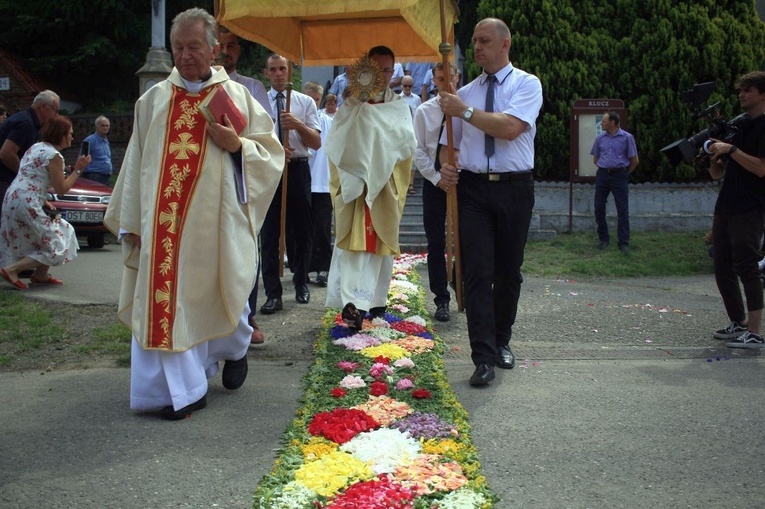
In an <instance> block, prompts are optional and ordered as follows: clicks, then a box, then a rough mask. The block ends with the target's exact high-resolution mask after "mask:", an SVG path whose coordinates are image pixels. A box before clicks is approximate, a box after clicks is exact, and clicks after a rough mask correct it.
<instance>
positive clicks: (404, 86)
mask: <svg viewBox="0 0 765 509" xmlns="http://www.w3.org/2000/svg"><path fill="white" fill-rule="evenodd" d="M401 88H412V85H401Z"/></svg>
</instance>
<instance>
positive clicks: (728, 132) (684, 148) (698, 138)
mask: <svg viewBox="0 0 765 509" xmlns="http://www.w3.org/2000/svg"><path fill="white" fill-rule="evenodd" d="M714 90H715V84H714V82H713V81H709V82H707V83H697V84H696V85H693V88H692V89H691V90H688V91H685V92H681V93H680V100H681V101H683V102H684V103H688V104H691V105H692V106H693V109H694V115H693V118H694V120H696V119H700V118H703V119H705V120H706V121H707V122H709V127H708V128H706V129H704V130H703V131H699V132H698V133H696V134H694V135H693V136H691V137H690V138H687V139H682V140H678V141H676V142H674V143H671V144H669V145H667V146H666V147H664V148H663V149H661V151H662V152H664V154H666V155H667V158H668V159H669V161H670V162H671V163H672V164H674V165H678V164H680V162H681V161H683V160H684V161H685V162H686V163H688V164H693V163H694V162H696V161H698V160H701V159H703V158H704V157H707V156H708V155H710V154H711V152H710V151H709V144H710V143H712V141H711V140H710V138H715V139H718V140H721V141H725V142H731V141H732V140H733V137H734V136H735V135H736V133H737V132H738V126H737V125H736V120H737V119H738V117H737V118H735V119H733V121H731V122H728V121H727V120H725V119H724V118H723V117H721V116H720V113H719V112H718V111H717V107H718V106H719V105H720V103H719V102H717V103H714V104H713V105H711V106H709V107H707V108H706V109H704V110H702V109H700V108H699V105H700V104H701V103H703V102H704V101H706V100H707V99H709V96H710V95H712V92H714Z"/></svg>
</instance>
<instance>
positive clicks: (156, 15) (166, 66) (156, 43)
mask: <svg viewBox="0 0 765 509" xmlns="http://www.w3.org/2000/svg"><path fill="white" fill-rule="evenodd" d="M172 70H173V58H172V56H171V55H170V52H169V51H167V50H166V49H165V0H152V1H151V47H150V48H149V52H148V53H147V54H146V63H144V65H143V67H141V68H140V69H139V70H138V72H136V74H137V75H138V93H139V95H141V94H143V93H144V92H146V91H147V90H149V89H150V88H151V87H153V86H154V85H156V84H157V83H159V82H160V81H162V80H164V79H165V78H167V77H168V76H169V75H170V72H171V71H172Z"/></svg>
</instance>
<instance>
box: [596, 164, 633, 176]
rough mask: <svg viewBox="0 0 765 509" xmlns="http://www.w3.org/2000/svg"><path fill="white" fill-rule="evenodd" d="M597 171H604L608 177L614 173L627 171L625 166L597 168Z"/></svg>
mask: <svg viewBox="0 0 765 509" xmlns="http://www.w3.org/2000/svg"><path fill="white" fill-rule="evenodd" d="M598 169H599V170H603V171H605V172H606V173H608V174H609V175H613V174H614V173H621V172H623V171H627V166H621V167H619V168H600V167H598Z"/></svg>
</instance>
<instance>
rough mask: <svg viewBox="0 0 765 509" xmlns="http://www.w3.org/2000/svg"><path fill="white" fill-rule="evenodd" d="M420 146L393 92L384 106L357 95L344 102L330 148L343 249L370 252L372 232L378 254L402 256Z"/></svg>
mask: <svg viewBox="0 0 765 509" xmlns="http://www.w3.org/2000/svg"><path fill="white" fill-rule="evenodd" d="M416 146H417V141H416V139H415V136H414V128H413V127H412V115H411V110H410V109H409V105H408V103H407V102H406V101H402V100H400V98H399V97H398V96H397V95H396V94H395V92H393V91H392V90H390V89H386V91H385V95H384V102H383V103H379V104H368V103H366V102H362V101H360V100H358V99H357V98H355V97H349V98H348V99H346V100H345V101H344V102H343V107H342V108H340V109H339V110H338V112H337V113H336V114H335V118H334V119H333V121H332V130H331V131H330V132H329V136H328V138H327V146H326V153H327V157H328V159H329V167H330V177H329V179H330V181H329V186H330V194H331V196H332V204H333V207H334V209H335V237H336V239H337V246H338V247H339V248H341V249H344V250H346V251H358V252H364V251H369V250H368V249H367V247H368V246H367V244H368V234H369V233H373V234H374V235H375V237H376V238H375V239H374V242H375V247H374V254H377V255H397V254H399V252H400V247H399V243H398V234H399V224H400V222H401V216H402V214H403V212H404V205H405V203H406V196H407V190H408V188H409V177H410V171H411V168H412V158H413V157H414V150H415V148H416ZM370 223H371V227H372V229H373V230H374V231H373V232H370V231H369V224H370Z"/></svg>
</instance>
